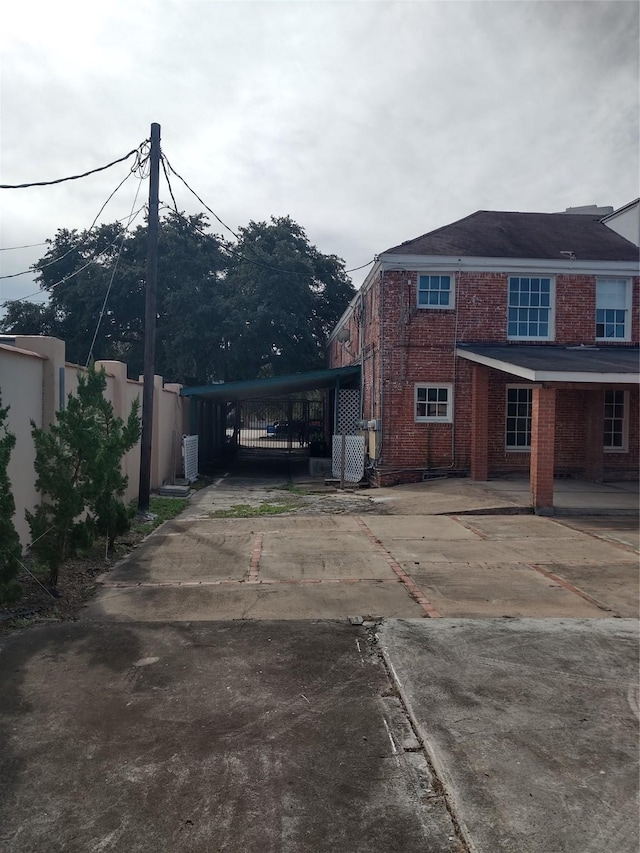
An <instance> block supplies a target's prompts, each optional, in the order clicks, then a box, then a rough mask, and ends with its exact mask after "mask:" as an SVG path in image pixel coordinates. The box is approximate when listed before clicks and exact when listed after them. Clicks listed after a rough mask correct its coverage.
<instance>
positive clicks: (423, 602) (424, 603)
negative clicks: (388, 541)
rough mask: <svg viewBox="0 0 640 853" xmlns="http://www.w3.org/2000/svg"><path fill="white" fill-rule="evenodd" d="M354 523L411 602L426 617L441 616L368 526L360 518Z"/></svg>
mask: <svg viewBox="0 0 640 853" xmlns="http://www.w3.org/2000/svg"><path fill="white" fill-rule="evenodd" d="M356 522H357V524H358V526H359V527H360V529H361V530H362V531H363V533H364V534H365V536H366V537H367V539H369V541H370V542H371V543H373V545H374V546H375V548H376V550H377V551H378V552H379V553H380V554H381V555H382V556H383V557H384V558H385V559H386V561H387V563H388V564H389V567H390V569H391V570H392V571H393V572H394V574H395V575H396V576H397V578H398V580H399V581H400V582H401V583H402V584H403V585H404V587H405V588H406V590H407V592H408V593H409V595H410V596H411V598H413V600H414V601H415V602H417V603H418V604H419V605H420V607H422V609H423V610H424V612H425V614H426V615H427V616H429V617H431V618H437V617H439V616H440V615H441V614H440V612H439V611H438V610H437V609H436V608H435V607H434V605H433V604H432V603H431V602H430V601H429V599H428V598H427V597H426V596H425V595H424V594H423V592H422V590H421V589H420V588H419V586H418V585H417V584H416V582H415V581H414V580H413V578H411V577H409V575H408V574H407V573H406V572H405V570H404V569H403V568H402V566H401V565H400V563H398V561H397V560H396V559H395V557H394V556H393V554H391V552H390V551H388V550H387V548H385V546H384V545H383V544H382V542H381V541H380V540H379V539H378V537H377V536H376V535H375V534H374V533H373V532H372V531H371V529H370V528H369V527H368V525H366V524H365V523H364V521H363V520H362V519H361V518H360V517H356Z"/></svg>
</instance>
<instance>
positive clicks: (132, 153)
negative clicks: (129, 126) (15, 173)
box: [0, 140, 148, 190]
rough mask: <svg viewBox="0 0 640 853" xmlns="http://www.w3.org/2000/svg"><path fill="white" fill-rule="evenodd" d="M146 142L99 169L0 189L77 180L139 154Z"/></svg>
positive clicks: (0, 186) (9, 185)
mask: <svg viewBox="0 0 640 853" xmlns="http://www.w3.org/2000/svg"><path fill="white" fill-rule="evenodd" d="M145 142H148V140H145ZM145 142H143V143H141V144H140V145H139V146H138V147H137V148H133V149H132V150H131V151H129V152H128V154H125V155H124V156H123V157H118V159H117V160H112V161H111V163H107V164H106V166H98V168H97V169H90V170H89V171H88V172H82V173H81V174H79V175H69V177H67V178H56V179H55V180H53V181H32V182H31V183H27V184H0V190H22V189H27V188H28V187H50V186H53V184H62V183H64V182H65V181H77V180H79V179H80V178H86V177H88V176H89V175H95V174H96V173H97V172H104V171H105V169H110V168H111V167H112V166H116V165H117V164H118V163H123V162H124V161H125V160H128V159H129V157H133V156H134V155H137V154H139V152H140V150H141V148H142V146H143V145H144V144H145Z"/></svg>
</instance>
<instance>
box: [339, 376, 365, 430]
mask: <svg viewBox="0 0 640 853" xmlns="http://www.w3.org/2000/svg"><path fill="white" fill-rule="evenodd" d="M337 420H338V422H337V429H336V433H338V434H342V433H343V432H345V433H347V435H354V434H355V433H356V432H358V421H359V420H360V391H358V389H357V388H343V389H342V390H341V391H338V419H337Z"/></svg>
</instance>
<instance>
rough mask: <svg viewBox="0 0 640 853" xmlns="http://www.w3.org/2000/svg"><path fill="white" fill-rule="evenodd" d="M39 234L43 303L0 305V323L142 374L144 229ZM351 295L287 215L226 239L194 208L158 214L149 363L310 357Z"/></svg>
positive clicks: (245, 370)
mask: <svg viewBox="0 0 640 853" xmlns="http://www.w3.org/2000/svg"><path fill="white" fill-rule="evenodd" d="M48 243H49V247H48V249H47V252H46V253H45V255H44V257H43V258H41V260H39V261H38V262H37V263H36V264H35V265H34V269H35V270H36V273H37V276H36V281H37V282H38V284H39V285H40V287H41V289H42V290H43V291H44V292H46V293H47V294H48V297H49V299H48V303H47V304H45V305H34V304H31V303H27V302H9V303H6V304H5V308H6V314H5V316H4V318H3V319H2V320H0V330H1V331H3V332H4V333H10V334H44V335H53V336H55V337H59V338H62V339H63V340H64V341H65V342H66V345H67V359H68V360H70V361H74V362H77V363H79V364H85V363H86V362H87V361H88V360H89V358H90V357H91V358H93V359H96V360H97V359H118V360H121V361H124V362H126V363H127V364H128V366H129V371H130V374H131V375H133V376H137V375H138V374H140V373H142V372H143V351H144V298H145V297H144V291H145V276H146V248H147V232H146V228H145V227H143V226H140V227H138V228H136V229H135V230H134V231H132V232H130V233H125V232H124V229H123V227H122V225H120V224H119V223H112V224H103V225H100V226H98V227H96V228H94V229H92V230H91V231H82V232H78V231H75V230H73V231H69V230H67V229H64V228H63V229H59V230H58V231H57V232H56V235H55V236H54V238H53V239H51V240H49V241H48ZM353 294H354V288H353V285H352V283H351V280H350V279H349V277H348V275H347V274H346V272H345V269H344V262H343V261H342V260H341V259H340V258H338V257H336V256H335V255H324V254H322V253H321V252H320V251H319V250H318V249H317V248H316V247H315V246H313V245H312V244H311V243H310V242H309V239H308V237H307V235H306V233H305V231H304V229H303V228H302V227H301V226H300V225H298V224H297V223H296V222H294V221H293V220H292V219H291V218H289V217H272V218H271V220H270V221H269V222H250V223H249V224H248V225H247V226H246V227H245V228H240V229H239V230H238V240H237V241H235V242H229V241H226V240H224V239H223V238H222V237H220V236H218V235H215V234H213V233H212V232H211V231H210V230H209V224H208V221H207V218H206V216H204V215H202V214H198V215H193V216H187V215H186V214H182V213H177V212H173V211H172V212H168V213H167V214H166V215H165V216H164V217H163V218H162V219H161V222H160V236H159V245H158V297H157V305H158V316H157V345H156V368H155V369H156V373H159V374H161V375H163V376H164V377H165V379H166V380H169V381H177V382H191V383H193V382H197V383H207V382H211V381H213V380H223V381H231V380H237V379H252V378H256V377H258V376H271V375H278V374H283V373H293V372H298V371H304V370H311V369H314V368H317V367H321V366H323V364H324V361H325V345H326V339H327V334H328V333H329V331H330V330H331V328H332V327H333V326H334V325H335V323H336V321H337V320H338V319H339V317H340V315H341V314H342V312H343V311H344V309H345V308H346V306H347V304H348V302H349V300H350V299H351V297H352V296H353ZM103 308H104V314H103V317H102V320H101V322H100V325H99V328H98V332H97V334H96V328H97V327H98V318H99V317H100V314H101V312H102V311H103ZM94 335H95V342H94V343H93V346H92V342H93V338H94Z"/></svg>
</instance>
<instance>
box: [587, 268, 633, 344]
mask: <svg viewBox="0 0 640 853" xmlns="http://www.w3.org/2000/svg"><path fill="white" fill-rule="evenodd" d="M630 327H631V282H630V281H629V279H628V278H599V279H598V280H597V282H596V340H598V341H628V340H631V328H630Z"/></svg>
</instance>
